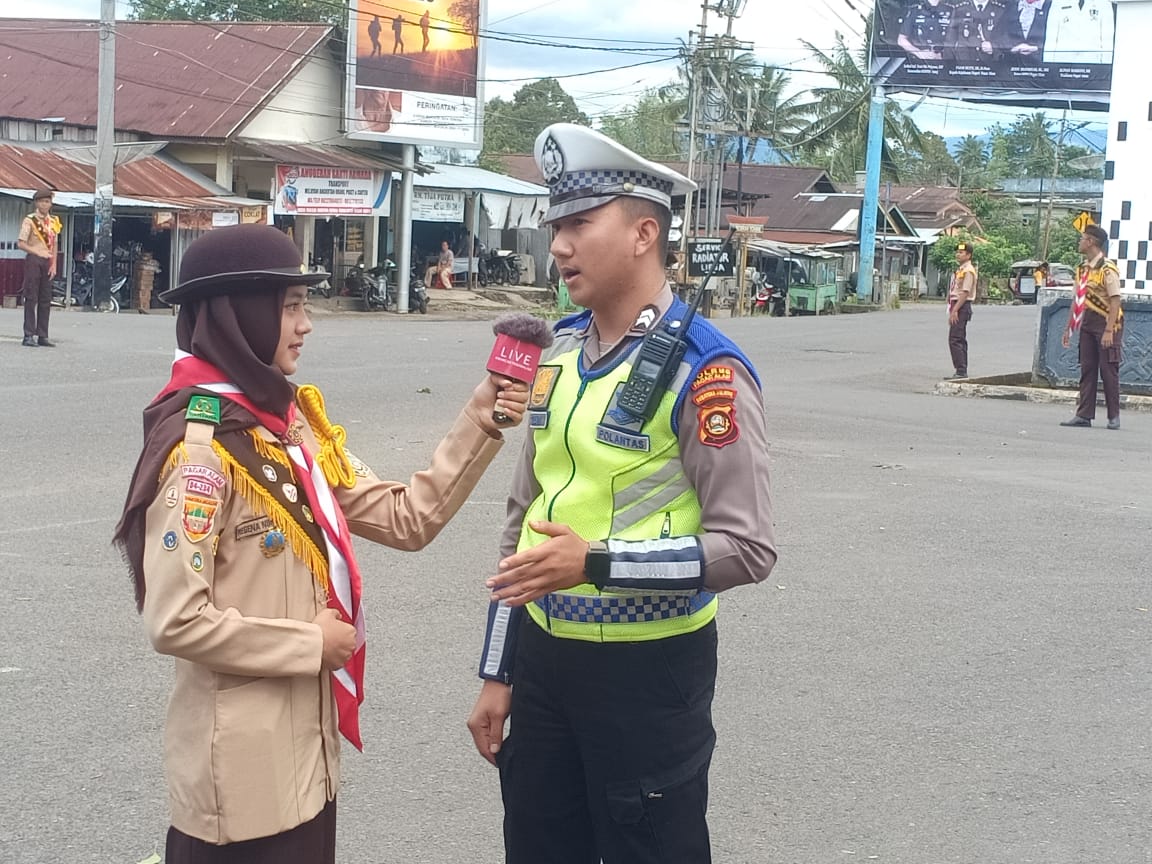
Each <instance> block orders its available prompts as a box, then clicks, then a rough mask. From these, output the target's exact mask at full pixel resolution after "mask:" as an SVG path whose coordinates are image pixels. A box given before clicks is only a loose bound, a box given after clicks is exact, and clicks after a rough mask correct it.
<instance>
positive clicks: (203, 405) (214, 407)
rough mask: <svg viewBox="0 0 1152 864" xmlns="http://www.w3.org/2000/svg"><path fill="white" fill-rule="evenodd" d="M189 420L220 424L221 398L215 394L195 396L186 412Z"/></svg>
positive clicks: (185, 415) (186, 417)
mask: <svg viewBox="0 0 1152 864" xmlns="http://www.w3.org/2000/svg"><path fill="white" fill-rule="evenodd" d="M184 417H185V419H187V420H196V421H198V422H200V423H215V424H216V425H217V426H219V425H220V400H219V399H217V398H216V397H215V396H193V397H192V401H190V402H189V403H188V410H187V411H186V412H185V413H184Z"/></svg>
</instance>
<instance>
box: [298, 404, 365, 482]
mask: <svg viewBox="0 0 1152 864" xmlns="http://www.w3.org/2000/svg"><path fill="white" fill-rule="evenodd" d="M296 402H297V404H299V406H300V408H301V410H302V411H303V412H304V417H305V418H306V419H307V420H308V425H309V426H311V427H312V433H313V434H314V435H315V436H316V440H317V441H319V442H320V452H319V453H317V454H316V462H317V463H318V464H319V465H320V470H322V471H323V472H324V479H326V480H327V481H328V484H329V485H330V486H333V487H335V486H343V487H344V488H345V489H351V488H352V487H353V486H355V485H356V472H355V471H354V470H353V468H352V461H351V460H350V459H349V458H348V454H347V453H345V452H344V444H345V442H346V441H347V440H348V433H347V432H346V431H345V430H344V427H343V426H337V425H334V424H333V423H332V422H331V421H330V420H329V419H328V414H327V413H326V412H325V410H324V396H323V395H321V393H320V390H319V388H317V387H316V385H314V384H305V385H303V386H302V387H300V388H298V389H297V390H296Z"/></svg>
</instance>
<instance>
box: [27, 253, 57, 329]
mask: <svg viewBox="0 0 1152 864" xmlns="http://www.w3.org/2000/svg"><path fill="white" fill-rule="evenodd" d="M50 265H51V262H50V261H49V260H48V259H47V258H41V257H39V256H38V255H29V256H28V257H27V258H25V259H24V335H25V336H39V337H40V338H41V339H47V338H48V315H49V313H50V312H51V311H52V280H51V279H49V278H48V267H49V266H50Z"/></svg>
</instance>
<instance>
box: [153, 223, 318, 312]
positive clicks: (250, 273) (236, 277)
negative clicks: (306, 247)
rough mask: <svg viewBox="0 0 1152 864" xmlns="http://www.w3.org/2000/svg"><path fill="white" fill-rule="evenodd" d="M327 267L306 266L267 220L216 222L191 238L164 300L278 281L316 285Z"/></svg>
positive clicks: (279, 283) (259, 286)
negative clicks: (225, 225) (224, 225)
mask: <svg viewBox="0 0 1152 864" xmlns="http://www.w3.org/2000/svg"><path fill="white" fill-rule="evenodd" d="M327 278H328V274H327V273H316V272H312V271H308V272H305V271H304V268H303V262H302V261H301V260H300V251H299V250H298V249H297V248H296V244H295V243H293V242H292V239H291V238H290V237H289V236H288V235H287V234H285V233H284V232H283V231H280V230H279V229H278V228H274V227H273V226H271V225H233V226H231V227H228V228H217V229H215V230H213V231H210V232H208V233H207V234H205V235H204V236H203V237H200V238H199V239H197V240H195V241H194V242H193V243H192V244H191V245H190V246H189V247H188V249H187V251H185V253H184V257H183V259H182V260H181V262H180V277H179V279H178V280H177V284H176V287H175V288H170V289H169V290H167V291H165V292H164V293H162V294H161V295H160V299H161V300H163V301H164V302H165V303H180V302H183V301H185V300H198V299H200V298H202V297H211V296H213V295H216V294H232V293H236V292H239V291H248V290H259V289H267V288H272V287H279V286H282V285H315V284H316V283H318V282H323V281H324V280H325V279H327Z"/></svg>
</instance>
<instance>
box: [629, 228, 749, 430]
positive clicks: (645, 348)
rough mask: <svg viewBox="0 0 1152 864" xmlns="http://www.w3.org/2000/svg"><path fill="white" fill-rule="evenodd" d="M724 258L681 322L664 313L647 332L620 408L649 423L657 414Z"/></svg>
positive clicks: (731, 233)
mask: <svg viewBox="0 0 1152 864" xmlns="http://www.w3.org/2000/svg"><path fill="white" fill-rule="evenodd" d="M735 234H736V229H735V228H733V229H732V230H731V231H729V232H728V236H727V237H726V238H725V240H724V244H723V245H722V246H721V247H720V249H721V253H722V252H723V250H724V249H726V248H728V245H729V244H730V243H731V242H732V237H733V236H734V235H735ZM722 258H723V255H722V254H721V255H717V256H716V260H715V261H714V262H713V263H712V269H711V270H709V271H708V275H707V276H705V277H704V281H703V282H702V283H700V287H699V288H698V289H697V290H696V296H695V297H693V298H692V305H690V306H689V307H688V312H687V314H685V315H684V319H683V320H682V321H669V320H668V316H667V315H665V316H664V320H662V321H661V322H660V323H659V324H657V325H656V326H655V327H653V328H652V329H651V330H649V331H648V332H647V333H645V334H644V339H643V341H642V342H641V343H640V350H639V351H637V352H636V360H635V361H634V362H633V363H632V371H631V372H630V373H629V374H628V380H627V381H626V382H624V387H623V389H621V391H620V396H619V398H618V399H617V400H616V405H617V406H618V407H619V408H621V409H622V410H623V411H625V412H626V413H628V414H631V415H632V416H633V417H635V418H636V419H637V420H641V421H643V422H644V423H647V422H648V421H649V420H651V419H652V415H653V414H655V413H656V406H657V405H659V404H660V398H661V395H662V394H663V392H664V389H665V388H666V387H667V386H668V382H669V381H671V380H672V377H673V376H674V375H675V374H676V369H677V367H679V365H680V361H681V360H682V359H683V358H684V351H685V350H686V349H687V347H688V346H687V345H686V344H685V342H684V340H685V339H687V338H688V327H689V326H690V325H691V324H692V319H693V318H695V317H696V310H697V309H699V308H700V301H701V300H703V299H704V292H705V291H707V290H708V283H709V282H711V281H712V277H713V276H715V275H716V274H717V273H719V272H720V262H721V260H722Z"/></svg>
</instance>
